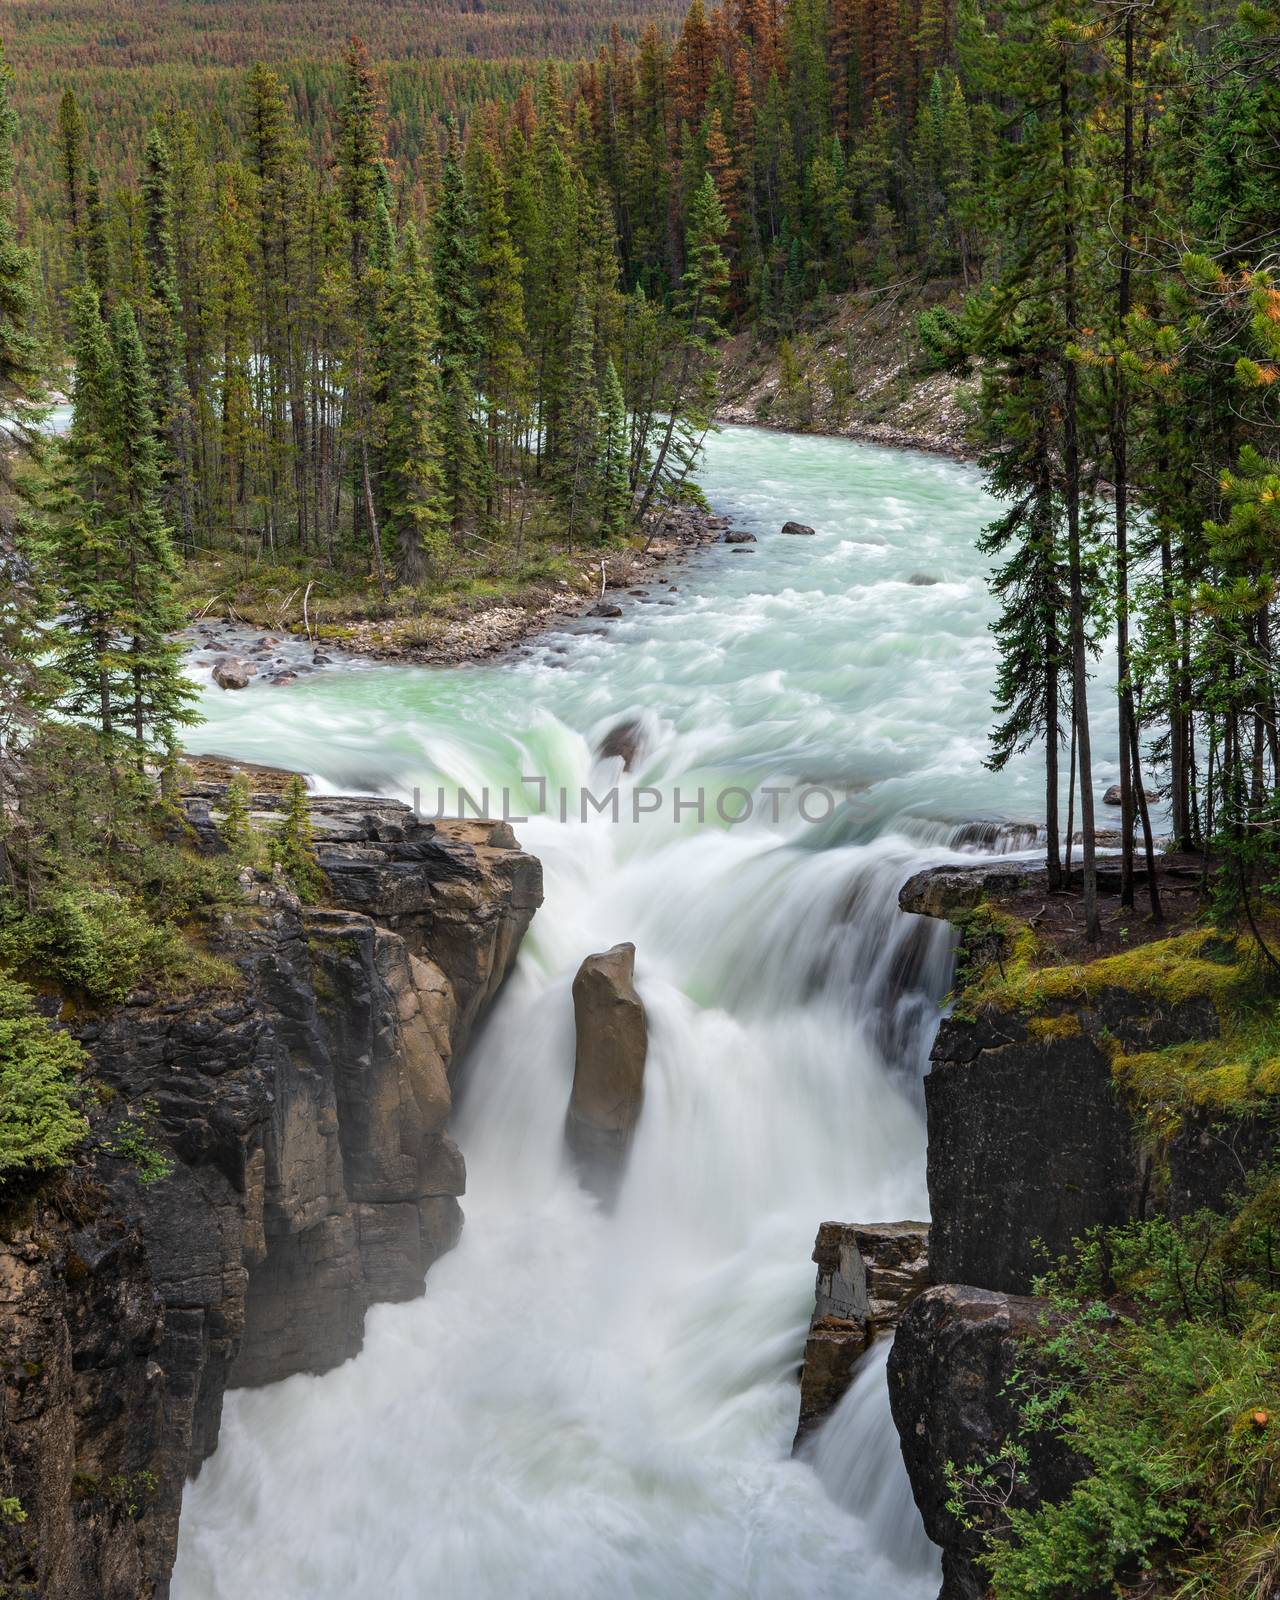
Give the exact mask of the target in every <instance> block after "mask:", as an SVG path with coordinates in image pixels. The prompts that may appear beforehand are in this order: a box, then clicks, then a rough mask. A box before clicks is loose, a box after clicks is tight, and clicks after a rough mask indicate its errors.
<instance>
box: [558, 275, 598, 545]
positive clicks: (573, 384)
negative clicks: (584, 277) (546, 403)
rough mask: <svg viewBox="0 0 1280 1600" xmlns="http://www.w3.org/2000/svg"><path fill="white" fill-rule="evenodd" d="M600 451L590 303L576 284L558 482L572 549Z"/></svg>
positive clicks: (589, 505) (591, 500)
mask: <svg viewBox="0 0 1280 1600" xmlns="http://www.w3.org/2000/svg"><path fill="white" fill-rule="evenodd" d="M599 453H600V395H599V390H598V388H597V384H596V364H595V339H594V336H593V333H592V325H591V307H590V304H589V302H588V300H587V296H586V294H585V292H584V290H583V289H582V288H580V289H579V292H578V300H577V305H576V306H575V308H574V313H573V327H572V332H571V334H570V339H569V355H568V362H567V373H566V379H565V394H564V413H563V422H562V439H561V452H560V458H559V461H558V463H557V484H556V486H557V489H558V491H559V496H560V501H561V504H562V505H563V507H564V511H565V516H566V519H567V522H566V533H567V536H568V541H569V548H570V550H572V549H573V541H574V537H575V535H576V534H578V533H579V532H580V531H581V529H582V528H583V527H584V526H586V525H589V524H590V523H591V522H592V520H593V517H594V513H595V509H596V501H597V492H596V491H597V486H598V480H597V473H598V470H599V468H598V457H599Z"/></svg>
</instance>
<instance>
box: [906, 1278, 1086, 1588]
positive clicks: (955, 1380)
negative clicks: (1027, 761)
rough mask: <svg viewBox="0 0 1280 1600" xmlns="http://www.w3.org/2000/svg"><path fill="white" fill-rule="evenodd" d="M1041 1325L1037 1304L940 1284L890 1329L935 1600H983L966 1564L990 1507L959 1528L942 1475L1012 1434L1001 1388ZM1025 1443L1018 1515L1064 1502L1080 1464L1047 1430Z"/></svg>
mask: <svg viewBox="0 0 1280 1600" xmlns="http://www.w3.org/2000/svg"><path fill="white" fill-rule="evenodd" d="M1049 1316H1050V1312H1049V1306H1048V1303H1047V1302H1046V1301H1043V1300H1038V1299H1035V1298H1032V1297H1029V1296H1021V1295H1009V1294H999V1293H994V1292H992V1291H991V1290H989V1289H977V1288H971V1287H967V1286H964V1285H958V1284H950V1283H949V1284H943V1285H941V1286H939V1287H937V1288H933V1289H927V1290H926V1291H925V1292H924V1293H923V1294H921V1295H919V1296H918V1297H917V1298H916V1299H915V1300H914V1301H913V1302H912V1304H911V1306H910V1307H909V1308H908V1310H907V1312H906V1314H905V1315H904V1316H903V1318H902V1321H901V1322H900V1323H899V1325H898V1331H897V1334H896V1336H895V1338H894V1341H893V1349H892V1350H891V1351H890V1353H889V1403H890V1406H891V1408H892V1411H893V1420H894V1424H895V1426H896V1427H897V1430H898V1437H899V1439H900V1440H901V1442H902V1459H903V1461H904V1463H905V1465H906V1468H907V1476H908V1478H909V1479H910V1481H911V1491H912V1494H913V1495H914V1496H915V1501H916V1505H917V1506H918V1507H919V1508H920V1515H921V1517H922V1519H923V1521H924V1528H925V1532H926V1533H927V1534H928V1535H929V1537H930V1538H931V1539H932V1540H933V1542H934V1543H935V1544H937V1545H940V1546H941V1547H942V1574H943V1582H942V1590H941V1593H940V1595H939V1600H983V1597H984V1596H985V1595H986V1593H987V1587H986V1584H985V1582H984V1579H983V1574H982V1571H981V1569H980V1568H979V1567H978V1566H977V1565H976V1560H975V1558H976V1557H977V1556H978V1554H979V1553H980V1551H981V1548H982V1536H983V1531H984V1522H985V1519H986V1518H988V1517H991V1516H993V1515H994V1514H995V1508H994V1507H982V1506H977V1507H975V1508H974V1512H973V1515H974V1518H975V1520H974V1522H973V1523H972V1524H970V1523H967V1522H961V1521H960V1520H959V1519H958V1518H957V1517H956V1516H955V1515H954V1514H953V1513H952V1512H951V1511H950V1510H948V1502H949V1501H950V1500H951V1499H952V1498H953V1490H952V1488H951V1486H950V1483H949V1482H948V1475H947V1468H948V1464H949V1463H954V1464H955V1465H956V1466H957V1467H958V1468H959V1469H960V1470H961V1471H963V1470H964V1468H965V1467H968V1466H981V1465H985V1464H986V1463H988V1462H989V1461H990V1459H991V1458H992V1456H993V1455H994V1454H995V1453H996V1452H997V1451H998V1449H999V1447H1000V1443H1001V1441H1002V1440H1004V1439H1005V1438H1007V1437H1009V1436H1010V1435H1011V1434H1012V1433H1014V1432H1015V1431H1016V1430H1017V1422H1018V1419H1017V1416H1016V1413H1015V1410H1014V1399H1013V1397H1012V1396H1011V1395H1010V1394H1009V1393H1007V1392H1006V1390H1007V1386H1008V1384H1009V1380H1010V1378H1011V1377H1012V1376H1013V1374H1014V1372H1015V1370H1021V1371H1029V1370H1034V1367H1035V1347H1036V1343H1037V1342H1038V1341H1039V1340H1040V1339H1041V1338H1042V1337H1043V1333H1044V1327H1045V1324H1046V1322H1047V1321H1048V1320H1049ZM1025 1443H1026V1447H1027V1463H1026V1470H1025V1473H1021V1474H1020V1475H1019V1481H1018V1484H1017V1487H1016V1488H1015V1491H1014V1496H1013V1500H1012V1502H1011V1503H1012V1504H1013V1505H1014V1506H1017V1507H1020V1508H1026V1507H1030V1506H1033V1505H1035V1504H1037V1503H1038V1502H1039V1500H1041V1499H1042V1498H1048V1499H1059V1498H1061V1497H1062V1496H1064V1495H1066V1494H1067V1493H1068V1492H1069V1491H1070V1489H1071V1487H1072V1485H1073V1484H1074V1483H1075V1482H1076V1481H1077V1479H1078V1478H1079V1477H1080V1476H1081V1474H1082V1471H1083V1464H1082V1463H1081V1462H1080V1461H1079V1459H1078V1458H1077V1457H1075V1456H1074V1455H1072V1453H1071V1452H1070V1451H1069V1450H1068V1449H1067V1448H1066V1447H1065V1446H1064V1445H1063V1444H1062V1443H1061V1442H1060V1441H1059V1440H1058V1439H1056V1438H1055V1437H1054V1436H1053V1434H1052V1432H1051V1431H1050V1430H1048V1429H1045V1430H1043V1431H1041V1432H1038V1433H1034V1434H1030V1435H1029V1436H1027V1437H1026V1439H1025ZM1077 1600H1086V1596H1084V1595H1083V1594H1082V1595H1080V1596H1078V1597H1077Z"/></svg>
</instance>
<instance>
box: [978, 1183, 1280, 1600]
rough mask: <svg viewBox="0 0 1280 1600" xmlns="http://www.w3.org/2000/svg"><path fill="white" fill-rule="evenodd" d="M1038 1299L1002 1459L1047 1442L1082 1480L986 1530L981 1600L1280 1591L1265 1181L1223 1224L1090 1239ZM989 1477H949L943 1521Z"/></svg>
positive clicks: (1277, 1193)
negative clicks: (1043, 1313)
mask: <svg viewBox="0 0 1280 1600" xmlns="http://www.w3.org/2000/svg"><path fill="white" fill-rule="evenodd" d="M1040 1288H1041V1289H1042V1291H1044V1292H1046V1293H1047V1294H1048V1296H1049V1299H1050V1301H1051V1304H1052V1308H1053V1312H1054V1316H1053V1318H1052V1320H1050V1319H1048V1318H1046V1337H1045V1341H1044V1343H1043V1344H1042V1345H1041V1346H1040V1347H1039V1349H1040V1354H1039V1357H1038V1359H1037V1361H1036V1364H1035V1371H1034V1372H1030V1373H1026V1374H1022V1375H1020V1376H1019V1377H1016V1378H1015V1379H1014V1382H1013V1385H1012V1388H1013V1392H1014V1394H1015V1396H1016V1397H1017V1400H1018V1405H1019V1409H1020V1412H1021V1415H1022V1418H1023V1429H1024V1431H1023V1436H1022V1438H1021V1439H1016V1440H1012V1441H1006V1446H1005V1451H1004V1454H1003V1457H1002V1460H1003V1462H1004V1464H1005V1466H1006V1467H1007V1466H1008V1464H1009V1463H1010V1462H1013V1464H1014V1470H1015V1471H1016V1470H1017V1469H1018V1466H1019V1465H1020V1464H1021V1463H1025V1460H1026V1451H1025V1444H1026V1441H1027V1439H1029V1438H1030V1437H1031V1436H1032V1435H1034V1434H1035V1433H1037V1432H1042V1431H1045V1430H1048V1431H1050V1432H1051V1433H1053V1434H1055V1435H1056V1436H1058V1437H1059V1438H1061V1439H1062V1440H1064V1441H1065V1442H1066V1443H1067V1444H1068V1445H1069V1446H1070V1448H1071V1449H1072V1450H1073V1451H1074V1452H1075V1453H1076V1454H1077V1455H1078V1456H1079V1457H1080V1458H1081V1460H1082V1461H1083V1462H1084V1464H1085V1469H1086V1470H1085V1473H1084V1476H1083V1477H1082V1478H1081V1480H1080V1481H1079V1482H1078V1483H1077V1485H1076V1486H1075V1488H1074V1489H1073V1490H1072V1492H1071V1493H1070V1494H1069V1495H1068V1496H1067V1497H1066V1498H1065V1499H1064V1500H1063V1501H1061V1502H1060V1503H1058V1504H1044V1505H1040V1506H1038V1507H1036V1508H1035V1509H1033V1510H1019V1509H1013V1510H1010V1511H1009V1512H1008V1513H1007V1514H1006V1515H1005V1516H1004V1517H1003V1519H1002V1520H1001V1522H1000V1523H999V1524H998V1525H997V1527H996V1529H995V1530H994V1536H989V1538H988V1545H987V1551H986V1554H985V1556H984V1557H983V1564H984V1565H985V1566H986V1568H987V1571H988V1573H989V1575H990V1579H991V1594H992V1595H993V1596H994V1597H995V1600H1073V1597H1076V1596H1079V1595H1082V1594H1091V1593H1107V1594H1115V1595H1120V1596H1132V1597H1134V1600H1137V1597H1139V1596H1142V1597H1154V1596H1171V1597H1172V1596H1178V1597H1180V1600H1273V1597H1275V1596H1276V1595H1280V1405H1278V1403H1277V1402H1278V1401H1280V1177H1278V1176H1277V1175H1275V1174H1263V1175H1261V1176H1258V1177H1256V1178H1255V1179H1254V1180H1253V1181H1252V1182H1251V1183H1250V1186H1249V1189H1248V1192H1247V1194H1246V1196H1245V1197H1244V1199H1243V1200H1242V1201H1241V1202H1240V1204H1239V1206H1238V1208H1237V1210H1236V1211H1235V1213H1234V1215H1231V1216H1227V1217H1223V1216H1218V1215H1216V1214H1214V1213H1211V1212H1200V1213H1197V1214H1196V1215H1195V1216H1193V1217H1190V1218H1187V1219H1184V1220H1181V1221H1178V1222H1172V1221H1170V1220H1168V1219H1167V1218H1156V1219H1154V1220H1151V1221H1149V1222H1145V1223H1141V1224H1134V1225H1132V1226H1130V1227H1127V1228H1123V1229H1113V1230H1108V1231H1105V1232H1100V1233H1098V1234H1095V1235H1093V1236H1091V1237H1090V1238H1089V1239H1088V1240H1086V1241H1084V1243H1083V1245H1082V1247H1081V1255H1080V1259H1079V1261H1078V1262H1077V1263H1076V1264H1075V1265H1073V1266H1071V1267H1067V1266H1065V1265H1063V1266H1060V1267H1059V1268H1058V1270H1057V1271H1056V1272H1055V1273H1053V1274H1052V1275H1051V1276H1050V1277H1049V1278H1048V1279H1047V1280H1046V1281H1045V1282H1044V1283H1042V1284H1041V1285H1040ZM994 1470H995V1468H994V1466H993V1464H992V1463H984V1464H980V1465H979V1466H977V1467H973V1468H970V1469H969V1470H968V1471H967V1472H965V1473H954V1472H953V1486H954V1487H955V1489H956V1501H955V1502H954V1505H953V1509H959V1510H960V1511H961V1513H962V1514H963V1507H964V1502H965V1496H966V1492H971V1493H972V1494H973V1496H974V1498H975V1501H977V1500H979V1499H981V1497H982V1496H983V1495H984V1490H985V1486H986V1485H988V1484H989V1483H990V1481H991V1480H992V1475H993V1472H994ZM988 1503H989V1497H988Z"/></svg>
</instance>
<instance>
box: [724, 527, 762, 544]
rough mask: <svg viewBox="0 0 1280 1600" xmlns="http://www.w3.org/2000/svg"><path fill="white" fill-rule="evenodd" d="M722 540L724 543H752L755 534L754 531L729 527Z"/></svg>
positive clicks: (754, 540) (754, 539)
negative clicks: (748, 531) (749, 531)
mask: <svg viewBox="0 0 1280 1600" xmlns="http://www.w3.org/2000/svg"><path fill="white" fill-rule="evenodd" d="M724 542H725V543H726V544H754V543H755V542H756V536H755V534H754V533H747V532H746V531H745V529H742V528H730V529H729V531H728V533H726V534H725V536H724Z"/></svg>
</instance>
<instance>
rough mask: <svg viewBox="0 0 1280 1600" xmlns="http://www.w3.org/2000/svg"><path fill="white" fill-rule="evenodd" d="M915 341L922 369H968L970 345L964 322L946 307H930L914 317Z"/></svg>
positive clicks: (957, 370) (944, 370)
mask: <svg viewBox="0 0 1280 1600" xmlns="http://www.w3.org/2000/svg"><path fill="white" fill-rule="evenodd" d="M916 343H917V344H918V345H919V347H920V366H921V368H922V370H923V371H925V372H954V373H957V374H964V373H966V372H968V370H969V345H968V338H967V335H966V332H965V326H964V322H963V321H962V320H961V318H959V317H958V316H957V315H956V314H955V312H954V311H948V310H947V308H946V307H945V306H933V307H931V308H930V309H929V310H928V311H922V312H921V313H920V315H919V316H918V317H917V318H916Z"/></svg>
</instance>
